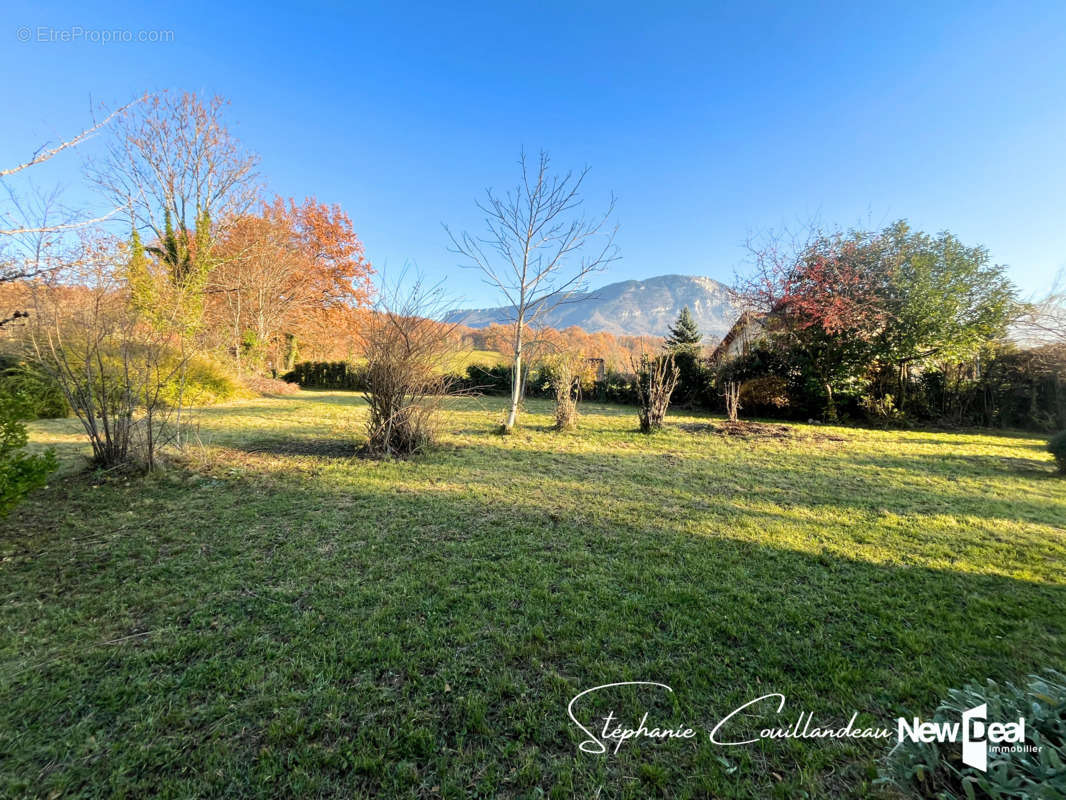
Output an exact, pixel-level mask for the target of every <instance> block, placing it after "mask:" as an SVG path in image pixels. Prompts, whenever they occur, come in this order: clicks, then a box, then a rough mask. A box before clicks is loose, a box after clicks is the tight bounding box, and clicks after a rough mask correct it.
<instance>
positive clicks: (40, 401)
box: [0, 356, 70, 419]
mask: <svg viewBox="0 0 1066 800" xmlns="http://www.w3.org/2000/svg"><path fill="white" fill-rule="evenodd" d="M0 392H4V393H5V394H9V395H12V396H14V397H15V398H17V399H18V400H19V401H20V402H21V403H22V404H23V405H24V407H25V411H26V413H27V419H59V418H61V417H68V416H70V405H69V404H68V403H67V398H66V396H65V395H64V394H63V389H62V387H60V386H59V384H57V383H56V382H55V380H54V379H53V378H52V377H51V376H50V375H49V374H48V373H47V371H45V370H42V369H41V368H40V365H38V364H34V363H32V362H29V361H22V360H18V359H15V358H5V357H2V356H0Z"/></svg>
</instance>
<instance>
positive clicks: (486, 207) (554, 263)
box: [445, 152, 618, 431]
mask: <svg viewBox="0 0 1066 800" xmlns="http://www.w3.org/2000/svg"><path fill="white" fill-rule="evenodd" d="M519 165H520V167H521V171H522V178H521V181H520V182H519V183H518V185H517V186H516V187H515V188H514V189H513V190H511V191H509V192H507V193H506V194H505V195H503V196H502V197H501V196H499V195H497V194H496V193H495V192H494V191H493V190H492V189H488V190H487V191H486V199H485V200H484V201H479V202H478V203H477V207H478V209H479V210H480V211H481V212H482V213H484V215H485V226H486V229H487V230H486V233H485V234H484V235H483V236H472V235H471V234H469V233H466V232H464V233H462V234H459V235H455V234H453V233H452V232H451V231H450V230H449V229H448V227H447V226H445V230H446V231H447V232H448V236H449V237H450V239H451V242H452V247H451V250H452V252H454V253H456V254H457V255H459V256H461V257H462V258H463V259H464V263H463V264H462V266H465V267H471V268H475V269H479V270H480V271H481V272H482V273H483V275H484V279H485V282H486V283H488V284H489V285H490V286H495V287H496V288H497V289H499V290H500V292H501V293H502V294H503V296H504V298H505V300H506V303H507V305H508V306H509V307H510V312H511V318H510V320H509V322H510V326H511V329H512V336H511V363H512V369H511V408H510V412H509V413H508V415H507V422H506V423H505V424H504V430H505V431H510V430H512V429H513V428H514V426H515V423H516V422H517V420H518V411H519V408H520V406H521V403H522V397H523V390H524V386H525V379H524V373H523V370H525V369H528V367H527V366H526V365H525V355H526V351H527V347H528V341H529V331H530V330H535V329H536V328H537V326H538V324H539V323H540V322H541V320H542V319H543V318H544V316H545V315H546V314H548V313H549V312H550V311H552V310H553V309H555V308H557V307H558V306H559V305H560V304H562V303H565V302H567V301H570V300H572V298H573V296H574V295H575V294H576V293H579V292H582V291H585V290H586V289H587V279H588V276H589V275H590V274H591V273H593V272H596V271H598V270H602V269H604V268H606V266H607V265H608V264H609V263H610V262H611V261H614V260H616V259H617V258H618V255H617V248H616V246H615V244H614V236H615V231H616V228H608V227H607V225H608V220H609V218H610V216H611V214H612V212H613V211H614V198H613V197H612V198H611V200H610V203H609V205H608V207H607V211H606V213H604V214H603V215H602V216H598V217H593V218H589V217H586V216H584V215H583V214H581V213H580V206H581V203H582V200H581V194H580V193H581V185H582V183H583V182H584V180H585V176H586V175H588V168H587V167H586V168H585V169H583V170H582V171H581V172H579V173H576V174H575V173H573V172H567V173H565V174H560V175H553V174H551V172H550V166H551V164H550V159H549V157H548V154H547V153H545V152H541V154H540V157H539V158H538V159H537V162H536V165H535V166H534V167H533V168H532V169H531V168H530V165H529V164H528V163H527V160H526V156H525V153H523V154H522V155H521V157H520V159H519Z"/></svg>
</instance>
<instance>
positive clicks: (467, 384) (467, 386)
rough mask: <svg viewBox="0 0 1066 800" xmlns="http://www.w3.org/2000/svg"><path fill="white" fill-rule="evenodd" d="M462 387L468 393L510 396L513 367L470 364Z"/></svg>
mask: <svg viewBox="0 0 1066 800" xmlns="http://www.w3.org/2000/svg"><path fill="white" fill-rule="evenodd" d="M461 385H462V388H463V389H464V390H465V391H468V392H477V393H478V394H490V395H500V396H503V395H509V394H510V393H511V367H510V365H507V364H492V365H489V364H470V365H469V366H467V368H466V376H465V377H464V378H463V379H462V381H461Z"/></svg>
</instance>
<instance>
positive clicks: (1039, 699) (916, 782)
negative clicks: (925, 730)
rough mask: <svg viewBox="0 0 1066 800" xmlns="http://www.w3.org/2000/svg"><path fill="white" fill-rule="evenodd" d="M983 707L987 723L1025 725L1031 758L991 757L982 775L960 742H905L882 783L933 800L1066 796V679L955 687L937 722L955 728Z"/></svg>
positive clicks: (1051, 675)
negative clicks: (1020, 722) (1019, 721)
mask: <svg viewBox="0 0 1066 800" xmlns="http://www.w3.org/2000/svg"><path fill="white" fill-rule="evenodd" d="M982 704H987V705H988V719H989V720H990V721H1003V722H1009V721H1011V720H1017V719H1018V718H1019V717H1023V718H1024V719H1025V742H1024V745H1025V746H1026V747H1025V750H1026V752H1010V753H996V752H994V751H989V754H988V769H987V770H986V771H981V770H977V769H974V768H973V767H969V766H967V765H965V764H963V763H962V755H961V748H960V747H959V745H958V744H957V743H955V742H947V743H943V744H941V743H938V742H929V743H924V742H911V741H903V742H900V743H899V744H898V745H896V746H895V747H894V748H892V750H891V752H890V753H889V754H888V757H887V758H886V759H885V762H884V764H883V766H882V768H881V770H880V778H879V779H878V783H880V784H883V785H889V786H894V787H895V788H897V789H900V790H902V791H903V792H905V793H910V794H917V796H919V797H925V798H936V800H963V799H964V798H965V800H976V798H995V799H996V800H1007V799H1008V798H1011V799H1016V800H1029V798H1043V797H1049V798H1050V797H1064V796H1066V675H1063V674H1062V673H1061V672H1056V671H1055V670H1047V671H1046V672H1045V673H1044V674H1043V675H1030V676H1029V678H1028V680H1027V682H1026V684H1025V686H1023V687H1017V686H1014V685H1013V684H1010V683H1005V684H1002V685H1000V684H998V683H995V682H994V681H991V680H990V681H988V683H987V684H986V685H984V686H980V685H976V684H971V685H967V686H965V687H963V688H962V689H952V690H950V691H949V692H948V697H947V699H946V700H944V701H943V702H942V703H941V704H940V705H939V706H938V707H937V709H936V712H935V713H934V715H933V719H932V721H933V722H947V723H955V722H958V721H959V719H960V718H961V716H962V713H963V712H964V711H967V710H969V709H971V708H974V707H975V706H979V705H982ZM1030 748H1035V749H1033V750H1032V752H1028V750H1029V749H1030Z"/></svg>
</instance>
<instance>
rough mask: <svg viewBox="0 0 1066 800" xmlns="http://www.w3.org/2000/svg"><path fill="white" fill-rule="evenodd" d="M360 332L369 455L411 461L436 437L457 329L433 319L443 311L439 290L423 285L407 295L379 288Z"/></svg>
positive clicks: (386, 288)
mask: <svg viewBox="0 0 1066 800" xmlns="http://www.w3.org/2000/svg"><path fill="white" fill-rule="evenodd" d="M380 292H381V293H380V294H379V299H378V304H377V308H376V309H375V313H373V314H371V315H370V319H369V321H368V322H367V326H366V330H365V332H364V339H365V341H366V364H367V366H366V386H367V388H366V393H365V395H364V399H365V400H366V402H367V405H369V406H370V413H369V414H368V416H367V439H368V441H367V445H366V452H367V454H368V455H371V456H375V457H390V456H400V457H403V456H409V455H413V454H415V453H417V452H419V451H421V450H423V449H424V448H425V447H427V446H428V445H429V444H431V443H432V441H433V437H434V433H435V430H434V425H435V419H436V415H437V411H438V410H439V408H440V403H441V400H442V399H443V397H444V396H445V395H446V394H448V392H449V390H450V388H451V386H450V378H449V376H448V375H446V374H445V367H446V366H447V364H448V363H449V362H450V360H451V356H452V354H453V351H454V349H455V348H454V345H453V343H452V337H451V333H452V331H453V330H454V328H455V326H454V325H451V326H448V325H445V324H443V323H440V322H437V321H435V320H434V319H433V317H434V316H439V313H440V312H441V311H442V303H441V297H442V296H441V293H440V290H439V289H425V288H423V286H422V282H421V280H417V281H415V283H414V284H413V286H412V287H411V288H410V289H408V290H402V289H400V286H399V284H397V285H396V286H395V287H388V286H385V287H382V289H381V290H380Z"/></svg>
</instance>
